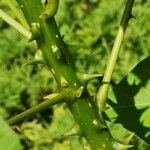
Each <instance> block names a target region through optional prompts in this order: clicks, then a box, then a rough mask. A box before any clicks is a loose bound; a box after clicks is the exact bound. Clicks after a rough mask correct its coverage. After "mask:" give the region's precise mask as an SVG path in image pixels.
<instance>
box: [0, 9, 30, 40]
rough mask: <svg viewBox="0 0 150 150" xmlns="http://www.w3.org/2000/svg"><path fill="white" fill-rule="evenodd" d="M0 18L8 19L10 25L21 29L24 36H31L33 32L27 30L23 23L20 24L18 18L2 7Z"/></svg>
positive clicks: (18, 29)
mask: <svg viewBox="0 0 150 150" xmlns="http://www.w3.org/2000/svg"><path fill="white" fill-rule="evenodd" d="M0 18H2V19H3V20H4V21H6V22H7V23H8V24H9V25H11V26H12V27H13V28H15V29H16V30H17V31H19V32H20V33H21V34H22V35H23V36H25V37H26V38H27V39H30V38H31V32H29V31H28V30H26V29H25V28H24V27H23V26H22V25H21V24H19V23H18V22H17V21H16V20H14V19H13V18H11V17H10V16H9V15H7V14H6V13H5V12H4V11H3V10H1V9H0Z"/></svg>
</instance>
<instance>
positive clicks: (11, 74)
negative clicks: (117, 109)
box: [0, 0, 150, 150]
mask: <svg viewBox="0 0 150 150" xmlns="http://www.w3.org/2000/svg"><path fill="white" fill-rule="evenodd" d="M124 5H125V0H121V1H118V0H113V1H111V0H63V1H60V7H59V11H58V13H57V15H56V20H57V24H58V26H59V29H60V32H61V34H62V35H64V40H65V42H66V43H68V44H70V45H74V47H75V48H76V52H77V58H76V67H77V69H78V70H79V71H80V72H84V73H103V72H104V70H105V67H106V65H107V62H108V58H109V54H110V52H111V48H112V45H113V42H114V39H115V35H116V32H117V28H118V25H119V22H120V18H121V15H122V13H123V8H124ZM0 8H1V9H2V10H5V11H6V12H7V13H8V14H10V15H11V16H12V17H15V16H13V15H12V12H11V11H10V9H9V8H8V7H7V6H6V5H5V1H4V0H3V1H0ZM149 14H150V3H149V2H148V0H136V1H135V6H134V9H133V15H134V16H135V19H132V20H130V22H129V26H128V28H127V31H126V35H125V39H124V42H123V45H122V47H121V52H120V55H119V59H118V61H117V65H116V68H115V72H114V74H113V82H114V83H118V82H119V81H120V80H121V79H122V78H123V77H124V76H126V75H127V74H128V73H129V71H130V70H131V69H132V68H133V67H134V66H135V65H136V64H137V63H138V62H140V61H141V60H142V59H144V58H145V57H146V56H148V55H149V54H150V42H149V36H150V19H149ZM35 52H36V50H35V49H34V48H33V47H32V46H31V45H30V44H28V41H27V40H26V39H25V38H24V37H22V36H21V35H20V34H19V33H18V32H17V31H15V30H14V29H13V28H12V27H10V26H9V25H7V24H6V23H5V22H4V21H2V20H0V115H1V116H3V117H4V118H5V119H7V118H9V117H11V116H14V115H15V114H18V113H20V112H22V111H24V110H26V109H28V108H30V107H32V106H34V105H36V104H38V103H40V102H42V101H43V100H42V97H43V96H45V95H46V94H50V93H52V92H53V91H55V89H56V83H55V81H54V80H53V77H52V75H51V73H50V72H49V71H48V70H47V69H46V68H43V67H42V66H41V65H32V66H25V67H23V66H22V65H23V64H24V63H25V62H26V61H27V60H28V59H30V58H31V57H33V56H34V54H35ZM89 89H90V91H91V92H94V91H95V89H96V86H94V85H93V84H91V85H90V86H89ZM74 124H75V123H74V120H73V118H72V115H71V114H70V112H69V110H68V109H67V107H66V106H65V105H57V106H55V107H53V108H50V109H48V110H45V111H44V112H42V113H38V114H36V117H33V118H30V119H28V120H25V121H24V123H23V125H22V127H21V129H19V130H21V131H20V132H21V133H22V134H21V135H20V136H21V139H22V144H23V145H24V147H25V149H35V150H36V149H37V150H38V149H39V150H41V149H44V150H45V149H50V148H51V149H53V150H63V149H64V150H70V149H71V150H77V148H78V150H82V149H83V146H84V144H85V141H84V140H83V139H82V138H79V137H68V138H66V139H62V138H61V135H63V134H65V133H66V132H67V131H69V129H71V128H72V127H73V126H74Z"/></svg>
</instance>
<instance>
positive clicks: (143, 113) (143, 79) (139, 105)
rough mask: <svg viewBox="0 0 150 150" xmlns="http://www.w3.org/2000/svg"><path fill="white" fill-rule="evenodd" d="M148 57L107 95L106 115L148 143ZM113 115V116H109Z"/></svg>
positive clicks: (149, 87)
mask: <svg viewBox="0 0 150 150" xmlns="http://www.w3.org/2000/svg"><path fill="white" fill-rule="evenodd" d="M149 67H150V56H149V57H147V58H146V59H144V60H143V61H141V62H140V63H139V64H138V65H137V66H136V67H135V68H134V69H133V70H132V72H130V73H129V74H128V75H127V76H126V77H125V78H124V79H123V80H122V81H121V82H120V83H119V84H118V85H116V86H115V87H114V89H113V90H112V91H111V92H110V93H109V101H108V103H109V105H111V106H112V108H113V109H111V110H108V111H107V114H108V116H109V118H110V119H111V120H114V121H115V122H117V123H121V124H122V125H123V126H124V127H125V128H126V129H128V130H130V131H132V132H135V133H136V134H137V135H138V136H139V137H140V138H142V139H144V140H145V141H146V142H149V141H150V121H149V120H150V111H149V110H150V69H149ZM114 113H115V116H114V115H113V116H111V115H112V114H114Z"/></svg>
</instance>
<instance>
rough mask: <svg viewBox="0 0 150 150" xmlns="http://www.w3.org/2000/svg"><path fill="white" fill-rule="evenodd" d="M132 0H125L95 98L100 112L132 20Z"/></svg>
mask: <svg viewBox="0 0 150 150" xmlns="http://www.w3.org/2000/svg"><path fill="white" fill-rule="evenodd" d="M133 4H134V0H127V3H126V7H125V10H124V13H123V16H122V19H121V22H120V26H119V28H118V32H117V35H116V39H115V42H114V45H113V48H112V51H111V55H110V59H109V61H108V65H107V67H106V70H105V73H104V77H103V80H102V85H101V87H100V88H99V91H98V93H97V96H96V100H97V103H98V106H99V109H100V111H105V109H106V100H107V96H108V91H109V86H110V81H111V78H112V74H113V71H114V68H115V65H116V61H117V58H118V55H119V51H120V47H121V44H122V41H123V38H124V34H125V31H126V28H127V25H128V22H129V20H130V18H132V14H131V12H132V8H133Z"/></svg>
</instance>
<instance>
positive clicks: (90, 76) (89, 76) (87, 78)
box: [77, 72, 103, 82]
mask: <svg viewBox="0 0 150 150" xmlns="http://www.w3.org/2000/svg"><path fill="white" fill-rule="evenodd" d="M77 76H78V78H79V79H80V80H81V81H83V82H88V81H90V80H93V79H96V78H99V77H103V75H102V74H84V73H80V72H77Z"/></svg>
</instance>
